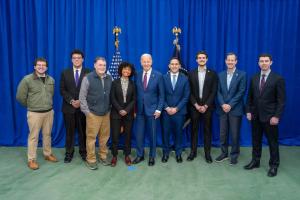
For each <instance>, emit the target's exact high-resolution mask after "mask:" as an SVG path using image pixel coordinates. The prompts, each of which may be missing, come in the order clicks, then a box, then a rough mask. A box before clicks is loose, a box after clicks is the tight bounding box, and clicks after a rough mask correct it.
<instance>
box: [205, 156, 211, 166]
mask: <svg viewBox="0 0 300 200" xmlns="http://www.w3.org/2000/svg"><path fill="white" fill-rule="evenodd" d="M205 161H206V162H207V163H208V164H210V163H212V158H211V156H210V154H206V155H205Z"/></svg>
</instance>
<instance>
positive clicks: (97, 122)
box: [86, 113, 110, 163]
mask: <svg viewBox="0 0 300 200" xmlns="http://www.w3.org/2000/svg"><path fill="white" fill-rule="evenodd" d="M109 115H110V114H109V113H107V114H106V115H104V116H97V115H94V114H92V113H89V114H88V115H87V116H86V153H87V157H86V160H87V162H89V163H95V162H96V161H97V160H96V154H95V143H96V138H97V136H98V141H99V157H100V158H101V159H106V157H107V153H108V149H107V146H106V143H107V141H108V139H109V132H110V119H109Z"/></svg>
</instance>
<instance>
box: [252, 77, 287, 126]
mask: <svg viewBox="0 0 300 200" xmlns="http://www.w3.org/2000/svg"><path fill="white" fill-rule="evenodd" d="M259 85H260V73H257V74H256V75H254V76H253V77H252V79H251V82H250V86H249V92H248V98H247V106H246V111H247V113H251V114H252V115H253V117H254V118H257V117H258V118H259V120H260V121H261V122H269V121H270V119H271V118H272V117H278V118H280V116H281V115H282V113H283V110H284V106H285V81H284V79H283V78H282V77H281V76H279V75H278V74H275V73H274V72H272V71H271V72H270V74H269V76H268V78H267V80H266V83H265V86H264V88H263V90H262V92H261V93H260V91H259Z"/></svg>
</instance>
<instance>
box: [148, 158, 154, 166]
mask: <svg viewBox="0 0 300 200" xmlns="http://www.w3.org/2000/svg"><path fill="white" fill-rule="evenodd" d="M148 165H149V166H153V165H155V160H154V158H149V162H148Z"/></svg>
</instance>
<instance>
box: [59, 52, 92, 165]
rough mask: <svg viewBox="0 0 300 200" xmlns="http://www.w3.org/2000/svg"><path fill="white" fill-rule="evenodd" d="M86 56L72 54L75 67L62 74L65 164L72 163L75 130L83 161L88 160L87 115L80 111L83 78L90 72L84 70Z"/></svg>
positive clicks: (77, 53)
mask: <svg viewBox="0 0 300 200" xmlns="http://www.w3.org/2000/svg"><path fill="white" fill-rule="evenodd" d="M83 58H84V54H83V52H82V51H80V50H78V49H74V50H73V51H72V53H71V59H72V63H73V67H72V68H69V69H66V70H64V71H63V72H62V74H61V79H60V93H61V95H62V97H63V105H62V112H63V114H64V122H65V127H66V144H65V148H66V154H65V159H64V162H65V163H69V162H71V161H72V158H73V154H74V141H75V129H77V131H78V141H79V153H80V155H81V158H82V160H85V159H86V144H85V142H86V134H85V129H86V122H85V115H84V114H83V113H82V112H81V111H80V101H79V100H78V98H79V91H80V86H81V81H82V78H83V77H84V76H85V75H86V74H87V73H89V72H90V70H89V69H86V68H83V67H82V63H83Z"/></svg>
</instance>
